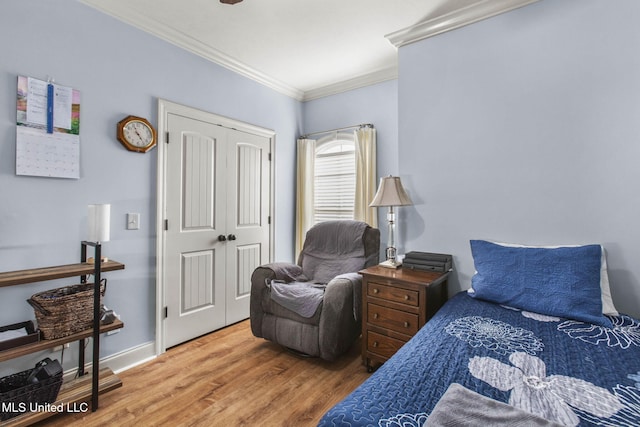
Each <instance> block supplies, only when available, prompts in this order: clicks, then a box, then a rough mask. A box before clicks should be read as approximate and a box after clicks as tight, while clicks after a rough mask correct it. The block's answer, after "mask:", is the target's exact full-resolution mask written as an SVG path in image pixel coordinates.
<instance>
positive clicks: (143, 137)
mask: <svg viewBox="0 0 640 427" xmlns="http://www.w3.org/2000/svg"><path fill="white" fill-rule="evenodd" d="M118 141H120V142H121V143H122V145H124V146H125V148H126V149H127V150H129V151H136V152H138V153H146V152H147V151H149V150H151V149H152V148H153V147H155V145H156V142H157V134H156V130H155V129H154V128H153V126H152V125H151V123H149V121H148V120H147V119H145V118H142V117H136V116H127V117H125V118H124V119H122V120H120V121H119V122H118Z"/></svg>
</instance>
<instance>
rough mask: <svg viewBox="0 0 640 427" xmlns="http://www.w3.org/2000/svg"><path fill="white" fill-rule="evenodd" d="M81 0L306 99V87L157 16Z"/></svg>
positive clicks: (300, 99) (170, 41)
mask: <svg viewBox="0 0 640 427" xmlns="http://www.w3.org/2000/svg"><path fill="white" fill-rule="evenodd" d="M80 2H81V3H84V4H86V5H87V6H90V7H92V8H94V9H97V10H99V11H100V12H102V13H104V14H107V15H109V16H112V17H114V18H116V19H118V20H120V21H122V22H125V23H127V24H129V25H131V26H133V27H135V28H138V29H140V30H142V31H145V32H147V33H149V34H152V35H154V36H156V37H158V38H160V39H162V40H164V41H167V42H169V43H171V44H173V45H175V46H178V47H180V48H182V49H185V50H187V51H189V52H191V53H193V54H195V55H198V56H201V57H202V58H205V59H207V60H209V61H212V62H215V63H216V64H218V65H221V66H222V67H225V68H227V69H229V70H231V71H234V72H236V73H238V74H240V75H243V76H245V77H247V78H249V79H251V80H254V81H256V82H258V83H260V84H262V85H264V86H267V87H269V88H271V89H273V90H275V91H277V92H279V93H282V94H283V95H287V96H289V97H291V98H294V99H296V100H298V101H302V100H303V99H304V95H305V93H304V91H302V90H300V89H297V88H295V87H293V86H290V85H287V84H286V83H283V82H281V81H279V80H277V79H274V78H272V77H269V76H267V75H266V74H264V73H261V72H259V71H257V70H255V69H253V68H251V67H249V66H247V65H246V64H244V63H242V62H240V61H238V60H237V59H235V58H233V57H231V56H229V55H226V54H224V53H222V52H221V51H219V50H217V49H215V48H213V47H211V46H208V45H206V44H204V43H202V42H200V41H198V40H195V39H194V38H192V37H189V36H187V35H186V34H184V33H182V32H180V31H177V30H175V29H174V28H171V27H168V26H165V25H162V24H160V23H159V22H158V21H156V20H154V19H150V18H149V17H148V16H146V15H144V14H142V13H140V12H138V11H136V10H134V9H130V8H128V9H118V7H117V6H115V5H112V6H111V8H109V9H105V8H104V7H102V5H101V2H100V1H93V0H80Z"/></svg>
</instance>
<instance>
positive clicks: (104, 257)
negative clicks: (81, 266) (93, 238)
mask: <svg viewBox="0 0 640 427" xmlns="http://www.w3.org/2000/svg"><path fill="white" fill-rule="evenodd" d="M107 261H109V258H107V257H106V256H101V257H100V262H107ZM86 262H87V264H93V263H94V258H93V257H90V258H87V261H86Z"/></svg>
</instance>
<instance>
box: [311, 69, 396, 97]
mask: <svg viewBox="0 0 640 427" xmlns="http://www.w3.org/2000/svg"><path fill="white" fill-rule="evenodd" d="M397 78H398V66H397V65H394V66H392V67H388V68H383V69H380V70H377V71H374V72H371V73H367V74H363V75H361V76H358V77H354V78H352V79H348V80H344V81H341V82H337V83H332V84H330V85H327V86H323V87H320V88H317V89H311V90H308V91H306V92H305V93H304V97H303V98H302V101H311V100H314V99H318V98H323V97H325V96H330V95H335V94H338V93H342V92H347V91H350V90H353V89H359V88H361V87H365V86H371V85H374V84H376V83H382V82H385V81H388V80H395V79H397Z"/></svg>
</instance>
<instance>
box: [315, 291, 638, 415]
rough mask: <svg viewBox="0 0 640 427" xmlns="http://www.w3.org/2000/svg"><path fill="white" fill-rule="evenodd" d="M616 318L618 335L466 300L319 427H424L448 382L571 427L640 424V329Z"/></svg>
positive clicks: (456, 302)
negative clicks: (577, 426)
mask: <svg viewBox="0 0 640 427" xmlns="http://www.w3.org/2000/svg"><path fill="white" fill-rule="evenodd" d="M609 318H610V319H611V321H612V323H613V328H607V327H603V326H598V325H593V324H590V323H583V322H578V321H573V320H567V319H561V318H558V317H551V316H545V315H540V314H536V313H531V312H526V311H521V310H515V309H512V308H509V307H504V306H501V305H498V304H494V303H490V302H486V301H482V300H478V299H474V298H471V297H469V296H468V295H467V293H466V292H461V293H459V294H457V295H456V296H454V297H453V298H452V299H450V300H449V301H448V302H447V304H445V306H444V307H443V308H442V309H441V310H440V311H439V312H438V313H437V314H436V315H435V316H434V317H433V318H432V319H431V320H430V321H429V322H428V323H427V324H426V325H425V326H424V327H423V328H422V329H421V330H420V331H418V333H417V334H416V335H415V336H414V337H413V338H412V339H411V340H410V341H409V342H408V343H407V344H405V345H404V346H403V347H402V348H401V349H400V350H399V351H398V352H397V353H396V354H395V355H394V356H393V357H392V358H391V359H390V360H389V361H387V362H386V363H385V364H384V365H382V366H381V367H380V368H379V369H378V370H377V371H376V372H375V373H374V374H373V375H372V376H371V377H370V378H369V379H367V381H365V382H364V383H363V384H362V385H361V386H360V387H359V388H358V389H356V390H355V391H354V392H353V393H351V394H350V395H349V396H347V397H346V398H345V399H344V400H343V401H342V402H340V403H339V404H337V405H336V406H335V407H333V408H332V409H331V410H329V411H328V412H327V413H326V414H325V415H324V416H323V418H322V419H321V420H320V423H319V426H322V427H327V426H380V427H400V426H402V427H409V426H422V425H423V424H424V422H425V420H426V419H427V417H428V416H429V414H430V413H431V410H432V409H433V407H434V406H435V405H436V403H437V402H438V400H439V399H440V398H441V396H442V395H443V394H444V393H445V391H446V390H447V388H448V386H449V384H451V383H458V384H460V385H462V386H464V387H466V388H467V389H470V390H473V391H476V392H478V393H480V394H482V395H484V396H487V397H490V398H492V399H495V400H498V401H501V402H505V403H509V404H511V405H513V406H516V407H518V408H520V409H524V410H526V411H528V412H531V413H534V414H536V415H539V416H542V417H544V418H546V419H548V420H551V421H555V422H558V423H560V424H564V425H580V426H589V425H601V426H640V321H638V320H636V319H634V318H631V317H629V316H625V315H620V316H618V317H609ZM363 369H364V368H363Z"/></svg>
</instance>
